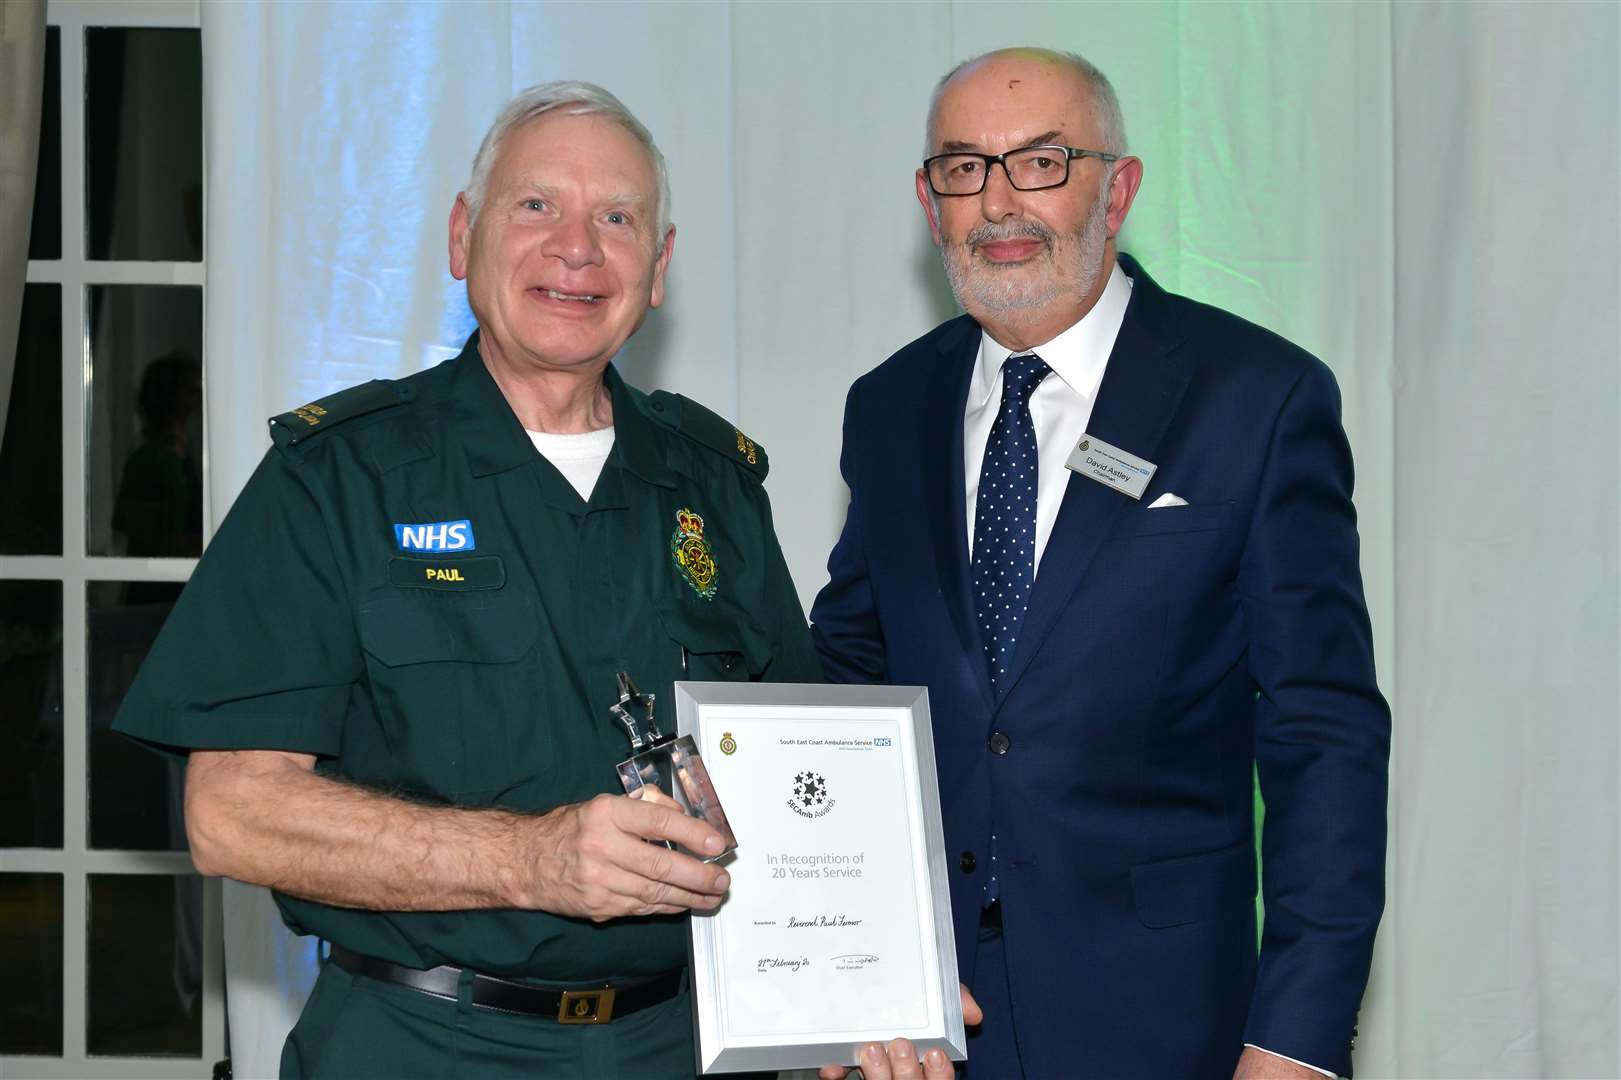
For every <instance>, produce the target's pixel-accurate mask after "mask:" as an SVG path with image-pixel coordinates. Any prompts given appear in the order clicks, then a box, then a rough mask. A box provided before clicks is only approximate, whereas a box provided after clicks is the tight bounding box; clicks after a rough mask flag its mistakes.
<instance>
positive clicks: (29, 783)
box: [0, 581, 63, 982]
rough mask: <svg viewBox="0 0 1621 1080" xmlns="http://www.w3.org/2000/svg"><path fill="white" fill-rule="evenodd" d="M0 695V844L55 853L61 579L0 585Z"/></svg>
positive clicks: (59, 843) (59, 746)
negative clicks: (1, 700)
mask: <svg viewBox="0 0 1621 1080" xmlns="http://www.w3.org/2000/svg"><path fill="white" fill-rule="evenodd" d="M0 694H3V695H4V701H5V707H4V708H0V847H33V848H60V847H61V846H62V777H63V772H62V583H61V582H60V581H0ZM3 970H5V969H4V967H3V966H0V971H3ZM3 981H4V980H3V979H0V982H3Z"/></svg>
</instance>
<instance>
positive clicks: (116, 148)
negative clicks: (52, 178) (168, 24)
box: [84, 26, 203, 262]
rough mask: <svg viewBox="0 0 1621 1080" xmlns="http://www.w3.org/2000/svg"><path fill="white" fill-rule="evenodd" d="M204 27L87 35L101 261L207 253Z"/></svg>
mask: <svg viewBox="0 0 1621 1080" xmlns="http://www.w3.org/2000/svg"><path fill="white" fill-rule="evenodd" d="M200 34H201V32H200V31H198V30H154V29H131V28H128V27H111V26H108V27H91V28H90V29H88V30H86V31H85V33H84V59H85V79H84V135H85V151H84V161H85V170H84V178H85V183H84V189H85V219H86V223H87V231H88V234H89V235H88V237H87V241H88V243H87V253H88V255H89V257H90V258H92V259H159V260H174V261H178V262H197V261H199V260H201V259H202V257H203V53H202V40H201V36H200Z"/></svg>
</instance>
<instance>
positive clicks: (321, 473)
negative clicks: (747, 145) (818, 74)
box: [116, 83, 820, 1077]
mask: <svg viewBox="0 0 1621 1080" xmlns="http://www.w3.org/2000/svg"><path fill="white" fill-rule="evenodd" d="M668 207H669V199H668V193H667V184H666V182H665V179H664V165H663V159H662V157H661V156H660V155H659V153H658V150H657V149H656V147H655V146H654V145H653V142H652V139H651V137H650V136H649V135H648V133H647V131H646V129H645V128H643V127H642V125H641V124H640V123H638V122H637V121H636V120H635V118H633V117H632V116H631V115H630V114H629V113H628V112H627V111H626V110H625V108H624V106H623V105H621V104H620V103H619V102H618V101H617V100H616V99H614V98H613V97H612V96H611V95H609V94H608V93H607V92H606V91H603V90H601V89H600V88H597V87H594V86H590V85H589V84H583V83H557V84H548V85H545V86H539V87H535V88H533V89H531V90H529V91H526V92H525V93H523V94H521V95H519V96H518V97H517V98H515V99H514V100H513V101H512V102H511V103H509V105H508V106H507V107H506V108H505V109H504V110H503V112H502V113H501V115H500V116H499V117H498V118H497V120H496V122H495V124H494V126H493V127H492V128H491V130H490V133H489V134H488V135H487V136H486V138H485V140H484V143H483V145H482V146H481V147H480V150H479V153H478V157H477V158H476V160H475V162H474V167H473V177H472V181H471V182H470V184H469V185H468V190H467V191H465V192H463V193H462V194H461V195H459V196H458V197H457V199H456V204H455V208H454V209H453V211H452V213H451V219H450V268H451V272H452V273H453V274H454V275H455V276H456V277H457V278H465V279H466V281H467V292H468V299H469V303H470V305H471V307H472V309H473V312H474V314H475V316H476V317H477V320H478V327H479V329H478V332H477V334H475V335H474V337H473V338H472V339H471V340H469V342H468V343H467V346H466V348H465V349H464V350H463V351H462V353H461V355H460V356H458V357H456V358H455V359H454V360H451V361H448V362H446V363H445V364H442V365H440V366H439V367H436V368H434V369H432V370H429V371H425V372H422V373H420V374H418V375H414V376H411V377H410V378H407V379H403V380H400V381H398V382H390V381H386V380H380V381H377V382H373V383H369V384H367V385H364V386H360V387H355V388H353V389H350V390H346V391H343V392H341V393H339V394H336V395H334V396H332V397H331V398H327V399H325V400H323V401H320V402H316V403H314V404H311V405H307V406H304V407H303V408H300V409H295V410H293V411H292V412H290V413H287V414H285V415H282V416H279V417H276V418H275V419H274V420H273V421H272V422H271V424H272V427H271V431H272V435H273V437H274V442H275V446H274V447H273V448H272V449H271V451H270V452H269V454H268V455H267V456H266V457H265V460H264V461H263V463H262V464H261V465H260V467H259V469H258V471H257V472H256V473H255V474H254V476H253V478H252V480H250V481H249V483H248V485H247V487H246V488H245V489H244V491H243V492H242V495H241V497H240V498H239V499H238V500H237V503H236V505H235V506H234V508H233V509H232V511H231V514H230V516H229V517H228V518H227V519H226V520H225V522H224V524H223V525H222V526H221V528H220V530H219V532H218V534H217V535H216V536H215V538H214V540H213V543H212V544H211V545H210V546H209V548H208V550H207V552H206V553H205V554H204V556H203V558H202V561H201V563H200V564H199V565H198V567H197V571H196V573H195V574H194V575H193V577H192V580H191V583H190V585H189V586H188V587H187V589H186V591H185V594H184V595H183V596H182V597H181V599H180V601H179V604H178V605H177V606H176V608H175V610H174V613H173V614H172V616H171V617H170V619H169V623H168V625H167V626H166V627H165V629H164V632H163V634H162V636H161V637H160V638H159V639H158V642H157V644H156V646H155V647H154V648H153V650H152V653H151V655H150V657H149V659H148V660H147V663H146V666H145V667H144V669H143V670H142V672H141V674H140V676H139V677H138V679H137V680H136V682H135V684H134V686H133V687H132V688H131V690H130V693H129V696H128V698H127V700H126V702H125V704H124V708H123V710H122V711H121V713H120V714H119V717H118V720H117V724H116V726H117V727H118V728H119V729H120V730H122V731H124V732H126V733H128V734H130V735H133V736H136V737H138V738H140V739H143V740H145V741H147V742H149V743H153V744H156V745H158V746H160V747H163V748H167V749H170V750H174V751H189V753H190V760H189V763H188V766H187V787H186V818H187V829H188V833H189V835H190V839H191V848H192V857H193V860H194V861H195V863H196V865H197V867H198V868H199V869H200V870H201V871H203V872H204V873H208V874H223V875H227V876H230V877H234V878H237V879H240V880H242V881H247V882H253V883H259V884H264V885H268V886H270V887H271V888H272V889H274V890H275V891H276V896H277V900H278V902H279V904H280V906H281V910H282V912H283V914H284V916H285V918H286V921H287V923H288V925H289V926H291V927H293V928H294V929H295V930H296V931H299V932H302V933H310V934H318V935H320V936H321V937H322V938H324V939H326V940H328V941H330V942H331V943H332V962H331V963H328V964H327V965H326V966H325V967H324V968H323V970H322V973H321V976H320V978H319V980H318V982H317V984H316V987H315V990H314V992H313V994H312V996H311V998H310V1000H309V1003H308V1005H307V1006H306V1008H305V1011H304V1013H303V1015H302V1017H301V1018H300V1020H299V1022H298V1025H297V1026H296V1027H295V1028H294V1030H293V1033H292V1035H291V1036H290V1037H289V1039H288V1042H287V1046H286V1049H285V1051H284V1053H283V1057H282V1075H283V1076H287V1077H308V1076H335V1077H357V1076H388V1077H411V1076H432V1077H445V1076H458V1075H459V1076H479V1077H486V1076H503V1075H514V1076H515V1075H519V1074H522V1075H524V1076H528V1077H540V1076H544V1077H552V1076H556V1077H611V1076H632V1075H634V1076H646V1077H665V1076H686V1075H690V1074H691V1073H692V1071H693V1053H692V1026H691V1019H690V1003H689V1000H688V997H687V990H686V983H685V978H684V966H685V960H686V925H685V919H684V917H683V916H684V915H685V913H686V912H687V911H689V910H700V911H703V910H709V909H712V908H714V907H715V906H716V905H717V904H718V903H719V902H720V899H721V897H722V895H723V894H724V893H725V891H726V888H727V885H728V879H727V875H726V873H725V871H724V870H723V869H722V868H720V867H717V866H714V865H711V864H707V863H704V862H701V861H699V860H698V859H694V858H691V857H688V856H687V855H684V854H681V853H679V852H676V851H673V850H669V849H667V848H666V847H663V846H659V845H655V844H650V843H648V842H647V841H649V840H654V841H658V840H673V841H677V842H679V843H681V844H683V845H685V846H686V847H687V848H689V849H691V850H694V851H700V852H714V851H718V850H719V849H720V846H721V841H720V837H719V835H718V834H717V833H716V832H715V831H714V830H713V829H712V828H710V827H709V826H708V825H707V824H704V823H703V822H700V821H697V820H695V819H692V818H688V817H685V816H683V815H681V814H680V813H679V812H678V811H675V810H672V809H671V808H670V807H668V806H665V805H653V804H651V803H647V802H642V801H639V800H635V799H630V798H627V797H625V796H623V795H616V794H613V793H615V792H617V791H619V787H618V780H617V777H616V775H615V772H614V764H615V762H617V761H619V760H621V759H623V758H626V757H628V756H629V743H628V741H627V739H626V736H625V733H624V732H623V730H622V729H621V728H620V727H619V726H618V725H617V724H615V723H614V721H613V718H612V716H611V715H610V713H609V711H608V710H609V706H610V705H612V704H614V703H615V702H616V701H618V691H617V688H616V684H615V673H616V672H619V671H624V672H627V673H628V674H629V675H630V676H631V678H632V679H633V680H635V681H636V682H637V683H638V684H640V686H641V687H642V688H643V689H644V690H648V691H652V692H654V693H655V695H656V698H657V701H658V702H659V703H660V704H663V703H666V702H670V701H673V697H672V696H671V694H670V684H671V682H672V681H673V680H675V679H679V678H692V679H771V680H776V681H798V680H805V681H812V680H818V679H819V678H820V673H819V667H818V664H817V661H816V658H815V653H814V651H813V649H812V647H811V643H810V638H809V635H808V633H807V630H806V626H805V622H804V618H803V615H802V613H801V609H800V607H799V604H798V600H797V598H796V595H795V592H794V587H793V584H792V582H791V581H790V579H789V576H788V570H787V567H786V565H785V564H784V561H783V557H782V553H781V550H780V549H779V547H778V544H777V540H776V537H775V535H774V534H773V531H772V524H771V512H770V507H769V505H768V502H767V499H766V495H765V492H764V490H763V489H762V488H761V486H760V485H761V481H762V479H763V478H764V476H765V472H766V456H765V452H764V451H763V450H762V449H760V448H759V447H758V446H756V445H755V444H754V443H753V442H751V441H750V440H749V439H747V438H746V437H745V436H744V435H743V434H742V433H741V432H739V431H737V430H736V429H734V428H733V427H732V426H731V425H729V424H726V423H725V422H724V421H722V420H720V418H719V417H717V416H715V415H714V414H713V413H710V412H708V411H707V410H705V409H703V408H702V407H701V406H698V405H695V404H693V403H692V402H689V401H686V400H684V399H683V398H680V397H678V396H675V395H670V394H663V393H658V394H653V395H651V396H647V395H644V394H642V393H640V392H639V391H637V390H635V389H632V388H631V387H629V386H627V385H625V383H624V382H623V380H621V379H620V377H619V375H618V374H617V373H616V372H615V370H614V368H613V367H612V366H611V364H610V361H611V359H612V357H613V356H614V354H615V353H616V352H617V351H618V350H619V348H620V346H621V345H623V344H624V342H625V341H626V339H628V338H629V337H630V335H631V334H633V333H634V332H635V331H636V329H637V328H638V327H639V326H640V325H641V322H642V319H643V318H644V317H645V316H646V314H647V311H648V309H649V308H652V307H657V306H658V305H659V303H660V302H661V300H662V299H663V292H664V275H665V271H666V269H667V267H668V265H669V261H670V256H671V252H672V251H673V248H674V238H675V230H674V229H673V228H672V227H670V226H669V225H668V218H667V215H668ZM672 719H673V718H672V717H670V716H669V715H668V714H665V715H664V716H663V717H662V720H663V721H664V725H665V726H666V728H668V727H670V726H672V725H671V721H672ZM723 794H724V793H723Z"/></svg>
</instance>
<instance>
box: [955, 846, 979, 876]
mask: <svg viewBox="0 0 1621 1080" xmlns="http://www.w3.org/2000/svg"><path fill="white" fill-rule="evenodd" d="M957 865H958V866H960V867H962V872H963V873H965V874H972V873H973V872H974V867H975V866H976V865H977V863H976V861H975V859H974V853H973V852H972V851H965V852H963V853H962V854H961V855H959V856H957Z"/></svg>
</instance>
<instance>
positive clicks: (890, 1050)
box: [816, 983, 985, 1080]
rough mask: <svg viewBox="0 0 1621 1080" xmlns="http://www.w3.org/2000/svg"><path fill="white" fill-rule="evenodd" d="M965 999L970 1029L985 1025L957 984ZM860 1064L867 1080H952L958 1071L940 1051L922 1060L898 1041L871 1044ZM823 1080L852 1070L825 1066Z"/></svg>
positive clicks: (904, 1041) (863, 1050)
mask: <svg viewBox="0 0 1621 1080" xmlns="http://www.w3.org/2000/svg"><path fill="white" fill-rule="evenodd" d="M957 992H958V993H959V994H961V995H962V1020H963V1023H964V1024H966V1025H968V1026H969V1027H974V1026H975V1025H977V1024H981V1023H983V1022H984V1021H985V1014H984V1012H983V1011H982V1010H981V1009H980V1007H979V1002H977V1001H975V1000H974V995H972V994H970V993H969V992H968V987H966V986H964V985H963V984H962V983H958V984H957ZM856 1064H857V1065H858V1066H859V1067H860V1069H861V1075H862V1076H863V1077H864V1078H865V1080H952V1078H953V1077H954V1076H956V1070H955V1069H953V1068H952V1067H951V1059H950V1058H948V1057H946V1055H945V1051H943V1050H940V1049H939V1048H936V1049H933V1050H930V1051H929V1052H928V1053H927V1054H924V1055H923V1058H922V1060H921V1061H920V1060H918V1056H917V1047H915V1046H913V1045H912V1043H911V1040H909V1039H894V1040H892V1041H891V1042H890V1044H889V1046H888V1047H887V1048H886V1047H883V1046H880V1045H879V1044H877V1043H870V1044H868V1045H867V1046H863V1047H862V1048H861V1053H860V1054H859V1055H858V1058H857V1061H856ZM816 1075H817V1076H818V1077H819V1078H820V1080H844V1078H845V1077H846V1076H848V1075H849V1070H848V1069H846V1068H845V1067H844V1066H842V1065H823V1066H822V1067H821V1069H820V1070H819V1071H818V1072H817V1074H816Z"/></svg>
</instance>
